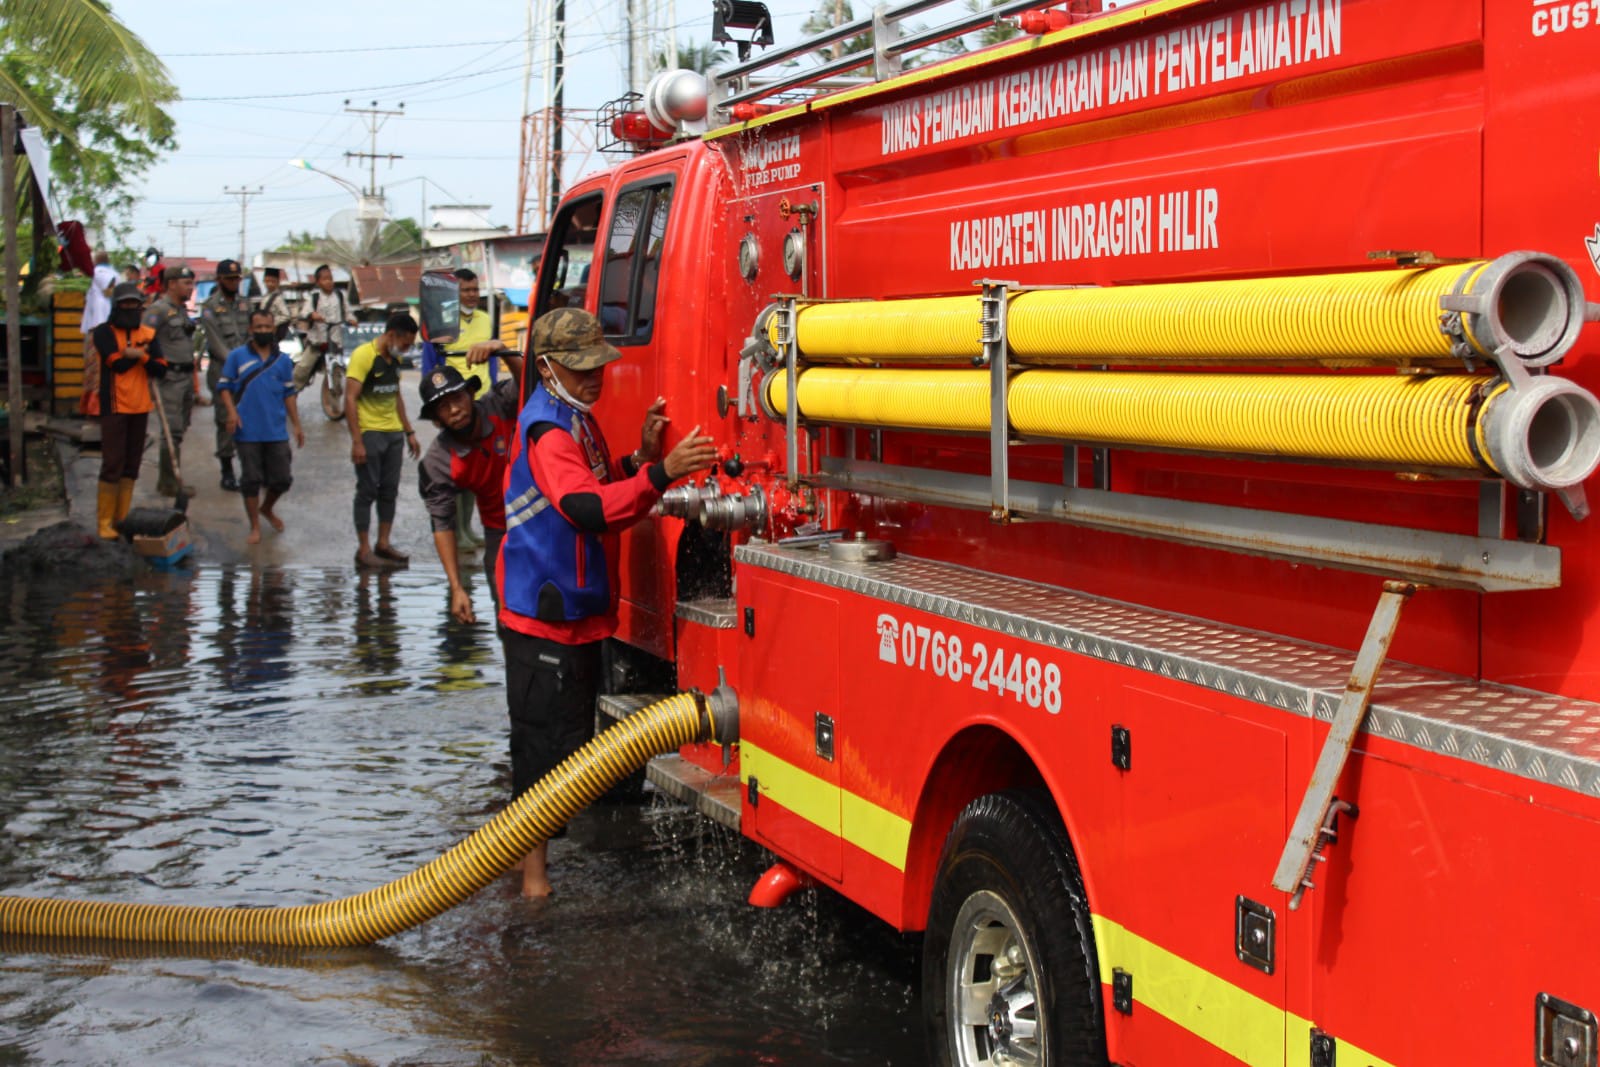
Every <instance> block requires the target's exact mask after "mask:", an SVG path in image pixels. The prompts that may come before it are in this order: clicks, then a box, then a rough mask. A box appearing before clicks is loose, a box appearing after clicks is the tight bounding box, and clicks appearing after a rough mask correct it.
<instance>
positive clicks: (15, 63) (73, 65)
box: [0, 0, 178, 236]
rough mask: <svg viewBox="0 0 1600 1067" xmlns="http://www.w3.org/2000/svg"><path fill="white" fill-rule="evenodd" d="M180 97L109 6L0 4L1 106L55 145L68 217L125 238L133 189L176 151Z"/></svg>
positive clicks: (53, 158) (47, 1)
mask: <svg viewBox="0 0 1600 1067" xmlns="http://www.w3.org/2000/svg"><path fill="white" fill-rule="evenodd" d="M177 99H178V90H177V88H176V87H175V86H174V85H173V84H172V79H171V77H170V76H169V75H168V73H167V69H166V67H165V66H163V65H162V63H161V61H160V60H159V59H157V58H156V56H155V55H154V53H152V52H151V51H150V50H149V49H148V48H147V47H146V46H145V44H144V42H143V41H142V40H140V39H139V37H138V35H136V34H134V33H133V32H132V31H131V30H129V29H128V28H127V27H126V26H124V25H123V24H122V22H121V21H119V20H118V19H117V17H116V16H115V15H113V14H112V12H111V8H110V6H109V5H108V4H107V3H105V2H104V0H43V2H41V0H0V100H4V101H6V102H8V103H11V104H15V105H16V107H17V108H18V110H19V111H21V113H22V116H23V118H24V119H25V120H26V121H27V122H28V123H29V125H31V126H33V127H35V128H37V129H39V130H41V131H43V133H44V134H45V136H46V139H47V140H48V141H49V143H50V169H51V176H52V179H53V182H54V185H55V187H56V189H57V190H58V191H59V192H60V194H61V196H62V199H63V202H64V203H65V205H66V207H67V209H68V210H69V211H70V213H71V214H73V215H75V216H77V217H78V218H80V219H82V220H83V221H84V222H85V223H87V224H88V225H91V226H93V227H95V228H97V229H101V230H110V231H112V232H115V233H117V234H118V235H119V236H122V235H125V234H126V232H127V231H126V218H127V212H128V209H129V208H131V207H132V205H133V200H132V196H131V195H130V194H129V192H128V187H129V186H130V185H131V184H132V182H133V180H134V179H135V178H137V177H138V176H139V175H141V174H143V173H144V172H145V171H146V170H148V169H149V167H150V166H151V164H153V163H154V162H155V161H156V159H157V158H159V157H160V155H161V153H162V152H164V151H167V150H170V149H171V148H173V147H174V146H175V145H176V139H175V136H174V134H175V128H174V125H173V122H172V116H171V115H169V114H168V113H167V110H166V106H167V105H168V104H171V103H172V102H174V101H175V100H177Z"/></svg>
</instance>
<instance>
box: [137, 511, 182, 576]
mask: <svg viewBox="0 0 1600 1067" xmlns="http://www.w3.org/2000/svg"><path fill="white" fill-rule="evenodd" d="M133 550H134V551H135V552H137V553H138V554H139V555H141V556H143V557H144V558H145V559H148V560H149V561H150V563H151V565H152V566H155V567H162V568H170V567H175V566H177V565H178V564H179V563H180V562H182V561H183V558H184V557H185V556H187V555H188V554H189V553H190V552H191V551H193V550H194V541H193V539H192V538H191V537H190V536H189V524H188V523H186V522H185V523H180V524H178V525H177V526H176V527H174V528H173V529H172V530H170V531H168V532H167V533H165V534H162V535H161V536H160V537H146V536H142V535H141V536H138V537H135V538H134V539H133Z"/></svg>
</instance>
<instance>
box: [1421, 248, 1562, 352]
mask: <svg viewBox="0 0 1600 1067" xmlns="http://www.w3.org/2000/svg"><path fill="white" fill-rule="evenodd" d="M1439 306H1440V307H1441V308H1443V309H1444V314H1443V315H1441V316H1440V324H1439V328H1440V330H1441V331H1443V332H1444V334H1445V335H1446V336H1448V337H1450V338H1451V339H1452V342H1453V347H1454V349H1455V353H1456V355H1458V356H1460V357H1461V358H1463V359H1467V360H1471V359H1475V358H1480V357H1481V358H1487V359H1491V360H1493V361H1495V362H1496V363H1499V362H1500V361H1501V359H1502V358H1504V357H1506V356H1515V357H1516V358H1517V360H1519V361H1520V362H1521V363H1522V364H1523V365H1524V366H1527V367H1548V366H1549V365H1550V364H1552V363H1554V362H1556V361H1557V360H1558V359H1560V358H1561V357H1562V356H1564V355H1566V354H1567V353H1568V352H1569V351H1571V349H1572V346H1573V345H1575V344H1577V342H1578V334H1579V332H1581V331H1582V329H1583V324H1584V321H1585V320H1586V319H1587V318H1588V316H1589V310H1590V309H1589V305H1588V303H1587V301H1586V300H1585V298H1584V295H1583V283H1582V282H1581V281H1579V279H1578V275H1577V272H1575V271H1574V270H1573V269H1572V268H1571V267H1569V266H1568V265H1567V264H1566V263H1565V262H1564V261H1562V260H1560V259H1557V258H1556V257H1555V256H1551V255H1546V254H1545V253H1543V252H1508V253H1506V254H1505V255H1503V256H1497V257H1496V258H1494V259H1492V260H1490V261H1489V262H1487V263H1484V264H1481V265H1479V266H1478V267H1476V268H1474V269H1473V270H1471V271H1469V272H1467V273H1465V274H1463V275H1462V276H1461V277H1460V278H1459V279H1458V280H1457V282H1456V285H1455V289H1454V291H1452V292H1450V293H1446V294H1445V295H1443V296H1441V297H1440V298H1439Z"/></svg>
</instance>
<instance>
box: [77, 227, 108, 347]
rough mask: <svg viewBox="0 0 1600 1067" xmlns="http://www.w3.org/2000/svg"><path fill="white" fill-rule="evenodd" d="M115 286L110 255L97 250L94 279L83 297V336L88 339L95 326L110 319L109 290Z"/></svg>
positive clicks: (102, 250)
mask: <svg viewBox="0 0 1600 1067" xmlns="http://www.w3.org/2000/svg"><path fill="white" fill-rule="evenodd" d="M116 284H117V268H115V267H113V266H112V265H111V253H109V252H107V251H106V250H105V249H103V248H102V249H99V250H98V251H96V252H95V254H94V277H93V278H91V279H90V280H89V291H88V292H87V293H85V294H84V297H83V325H82V326H81V327H80V329H81V330H82V332H83V336H85V337H88V336H89V334H91V333H93V332H94V328H95V327H96V326H99V325H100V324H101V323H103V322H106V321H107V320H109V319H110V318H111V289H112V287H113V286H115V285H116Z"/></svg>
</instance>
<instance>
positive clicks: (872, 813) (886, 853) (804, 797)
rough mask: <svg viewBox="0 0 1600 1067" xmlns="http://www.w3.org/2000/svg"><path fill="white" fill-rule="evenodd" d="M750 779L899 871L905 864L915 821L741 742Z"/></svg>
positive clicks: (742, 776)
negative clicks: (755, 780) (912, 825)
mask: <svg viewBox="0 0 1600 1067" xmlns="http://www.w3.org/2000/svg"><path fill="white" fill-rule="evenodd" d="M751 778H755V779H757V780H758V782H759V788H760V790H761V792H763V793H765V794H766V795H767V796H769V797H771V798H772V799H773V800H774V801H776V802H777V803H779V804H782V805H783V806H784V807H785V808H788V809H789V810H790V811H792V812H794V813H795V814H796V815H798V816H800V818H802V819H804V820H805V821H806V822H808V823H811V824H812V825H813V826H817V827H820V828H821V829H823V830H826V831H827V832H828V833H830V834H833V835H835V836H836V837H842V838H844V840H846V841H848V842H850V844H852V845H854V846H855V847H856V848H859V849H861V851H863V852H866V853H868V854H869V855H872V856H876V857H877V858H878V859H880V860H882V861H883V862H884V863H887V864H888V865H889V866H891V867H893V868H894V869H895V870H897V871H903V870H905V869H906V852H907V850H908V849H909V848H910V842H911V820H909V819H906V818H904V817H902V816H899V815H896V814H895V813H894V812H892V811H889V810H888V809H887V808H881V807H879V806H878V805H876V804H874V803H872V802H871V801H868V800H863V799H862V798H861V797H859V796H856V795H855V794H854V793H851V792H847V791H846V790H844V789H841V788H839V787H838V786H836V785H834V784H833V783H832V782H828V781H824V780H823V779H821V778H818V777H817V776H816V775H814V774H811V773H810V772H808V771H803V770H801V769H800V768H799V767H796V766H795V765H794V764H792V763H789V762H787V761H786V760H782V759H779V758H778V757H777V756H774V755H773V754H772V753H770V752H766V751H764V750H762V749H761V748H759V747H758V746H756V745H753V744H751V743H750V742H749V741H740V742H739V781H740V783H741V784H743V785H746V786H748V785H749V784H750V779H751ZM841 824H842V830H843V832H841Z"/></svg>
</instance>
